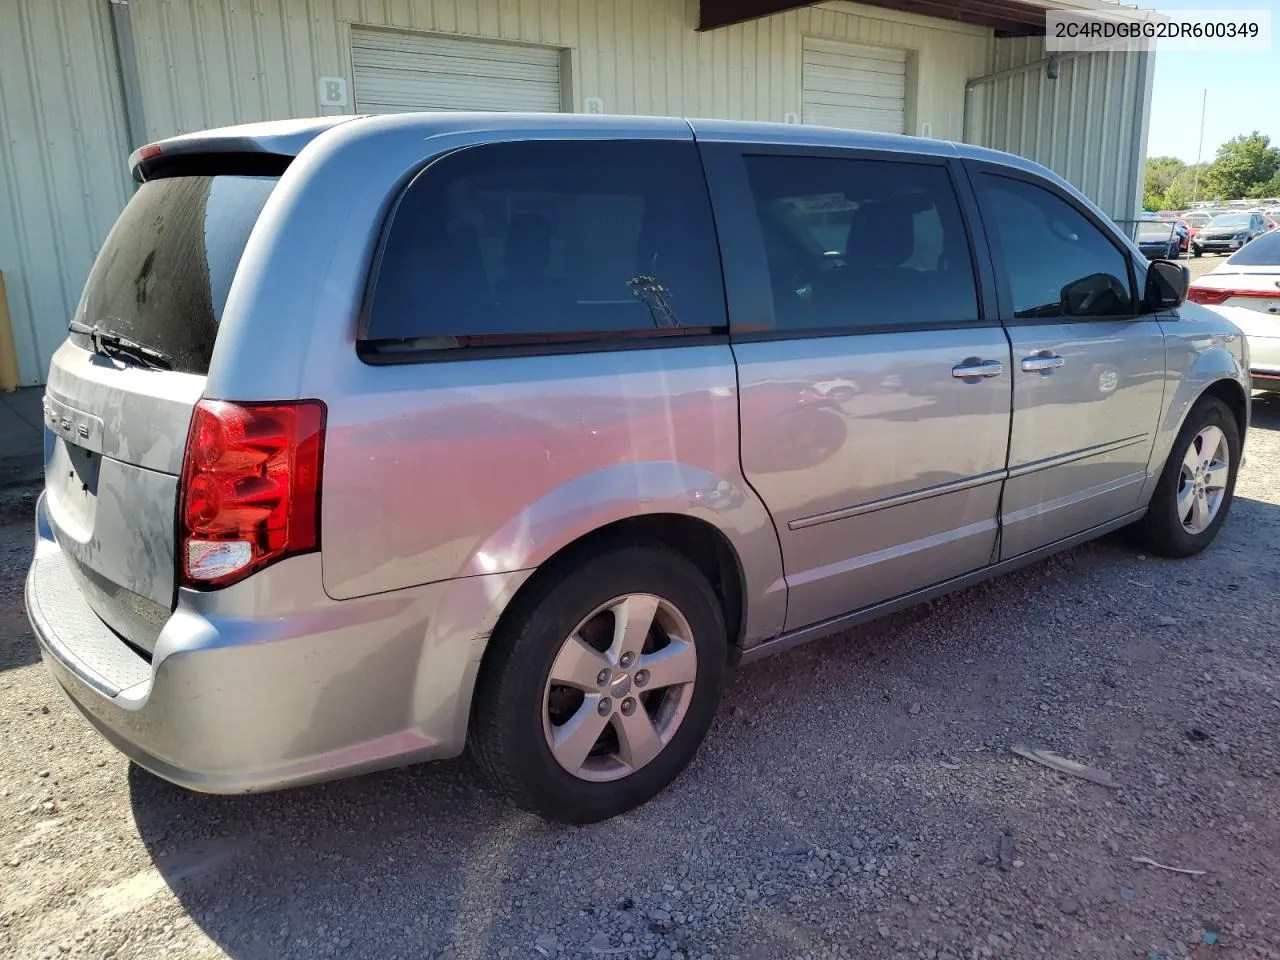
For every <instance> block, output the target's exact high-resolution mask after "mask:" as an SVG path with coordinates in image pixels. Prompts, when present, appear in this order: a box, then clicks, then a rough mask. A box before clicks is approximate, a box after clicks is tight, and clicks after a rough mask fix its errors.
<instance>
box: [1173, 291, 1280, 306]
mask: <svg viewBox="0 0 1280 960" xmlns="http://www.w3.org/2000/svg"><path fill="white" fill-rule="evenodd" d="M1232 297H1250V298H1252V299H1255V300H1275V299H1277V298H1280V291H1277V292H1276V293H1271V292H1270V291H1268V290H1210V289H1208V288H1206V287H1192V288H1191V289H1190V290H1188V291H1187V299H1188V300H1191V301H1193V302H1194V303H1207V304H1209V305H1210V306H1212V305H1213V304H1215V303H1226V302H1227V301H1228V300H1230V299H1231V298H1232Z"/></svg>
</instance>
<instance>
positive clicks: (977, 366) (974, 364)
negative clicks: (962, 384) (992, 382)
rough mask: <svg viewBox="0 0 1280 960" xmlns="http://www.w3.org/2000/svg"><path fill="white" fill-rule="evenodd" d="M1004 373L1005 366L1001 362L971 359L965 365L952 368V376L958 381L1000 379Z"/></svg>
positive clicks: (958, 364)
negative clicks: (982, 378) (978, 378)
mask: <svg viewBox="0 0 1280 960" xmlns="http://www.w3.org/2000/svg"><path fill="white" fill-rule="evenodd" d="M1002 373H1004V364H1003V363H1001V362H1000V361H999V360H979V359H978V358H977V357H971V358H970V359H968V360H965V361H964V362H963V363H957V364H956V365H955V366H954V367H952V368H951V375H952V376H953V377H955V378H956V379H957V380H968V379H969V378H970V377H998V376H1000V374H1002Z"/></svg>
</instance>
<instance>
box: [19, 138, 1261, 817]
mask: <svg viewBox="0 0 1280 960" xmlns="http://www.w3.org/2000/svg"><path fill="white" fill-rule="evenodd" d="M131 163H132V169H133V173H134V176H135V179H137V180H138V181H139V182H140V187H139V188H138V190H137V193H136V195H135V196H134V197H133V199H132V200H131V201H130V202H129V204H128V206H127V207H126V208H125V210H124V212H123V213H122V214H121V216H120V219H119V221H118V222H117V223H116V225H115V227H114V229H113V230H112V231H111V234H110V236H109V237H108V238H107V240H106V242H105V245H104V246H103V248H102V251H101V253H100V254H99V256H98V258H97V262H96V264H95V265H94V267H93V270H92V273H91V275H90V277H89V280H88V283H87V285H86V287H85V291H84V296H83V298H82V300H81V303H80V305H79V308H78V309H77V312H76V314H75V317H74V319H73V320H72V321H71V326H70V335H69V337H68V339H67V341H66V342H65V343H64V344H63V345H62V346H61V347H60V348H59V350H58V351H57V353H56V355H55V356H54V358H53V361H52V365H51V368H50V370H49V378H48V388H47V392H46V399H45V415H46V418H47V429H46V444H45V454H46V483H45V490H44V494H43V496H42V497H41V499H40V501H39V506H38V511H37V518H36V533H37V541H36V553H35V560H34V562H33V564H32V567H31V571H30V574H29V576H28V579H27V587H26V595H27V607H28V610H29V613H30V618H31V622H32V626H33V627H34V630H35V634H36V637H37V638H38V640H39V643H40V646H41V649H42V652H43V655H44V660H45V662H46V664H47V665H48V669H49V670H50V672H51V673H52V675H53V677H54V678H55V679H56V680H57V682H58V684H59V685H60V686H61V687H62V689H63V690H64V691H65V692H66V694H67V696H68V697H69V698H70V700H71V702H72V703H73V704H74V705H75V706H76V707H77V708H78V709H79V710H80V711H81V712H82V713H83V714H84V716H85V717H86V718H87V719H88V721H89V722H90V723H91V724H93V725H94V726H95V727H96V728H97V729H98V730H99V731H101V733H102V734H103V736H105V737H106V738H107V739H109V740H110V741H111V742H112V743H113V744H115V745H116V746H117V747H119V748H120V749H121V750H122V751H123V752H124V753H126V754H127V755H128V756H129V757H130V758H132V759H133V760H134V761H136V762H137V763H138V764H140V765H142V766H143V767H145V768H147V769H149V770H151V771H153V772H155V773H156V774H159V775H160V776H162V777H165V778H167V779H170V780H172V781H174V782H176V783H179V784H183V785H185V786H187V787H190V788H192V789H195V790H202V791H210V792H219V793H235V792H243V791H256V790H268V789H274V788H278V787H284V786H289V785H295V784H303V783H309V782H313V781H318V780H323V779H326V778H332V777H336V776H342V775H349V774H354V773H359V772H362V771H369V770H375V769H379V768H384V767H389V766H393V765H398V764H405V763H410V762H416V761H422V760H431V759H436V758H443V757H451V756H454V755H456V754H458V753H460V752H461V751H462V750H463V749H464V748H466V747H468V746H469V747H470V748H471V749H472V750H473V752H474V754H475V755H476V756H477V757H478V759H479V761H480V763H481V765H482V766H483V768H484V769H485V770H487V771H488V773H489V774H490V775H491V776H492V778H493V780H494V781H495V783H496V784H497V785H498V786H499V787H500V788H501V789H502V790H503V791H504V792H505V793H506V794H507V795H508V796H509V797H510V798H511V799H512V800H513V801H514V802H515V803H517V804H519V805H520V806H522V807H524V808H526V809H529V810H532V811H535V812H537V813H538V814H540V815H542V816H544V817H547V818H549V819H553V820H561V821H572V822H587V821H593V820H599V819H602V818H606V817H609V816H611V815H614V814H617V813H620V812H622V811H625V810H627V809H629V808H631V807H634V806H636V805H637V804H640V803H642V802H644V801H645V800H647V799H648V798H650V797H652V796H653V795H654V794H656V793H657V792H658V791H660V790H662V789H663V788H664V787H665V786H666V785H667V784H668V783H670V782H671V781H672V780H673V779H674V778H675V777H676V776H677V775H678V774H679V772H680V771H681V769H682V768H684V767H685V766H686V765H687V764H688V763H689V762H690V760H691V759H692V758H693V756H694V753H695V751H696V750H697V748H698V745H699V743H700V741H701V740H702V739H703V737H704V735H705V734H706V732H707V729H708V727H709V725H710V723H711V720H712V716H713V714H714V713H715V710H716V705H717V701H718V699H719V696H720V692H721V690H722V688H723V686H724V684H725V681H726V678H727V675H728V671H729V670H730V669H731V668H732V667H734V666H735V665H737V664H740V663H743V662H747V661H750V660H754V659H756V658H758V657H762V656H764V655H766V654H769V653H772V652H776V651H780V650H785V649H787V648H789V647H792V646H794V645H796V644H797V643H800V642H802V641H805V640H808V639H811V638H813V637H817V636H821V635H823V634H827V633H831V632H833V631H836V630H839V629H841V628H844V627H847V626H849V625H851V624H854V623H857V622H859V621H862V620H865V619H867V618H870V617H875V616H878V615H880V614H884V613H887V612H889V611H892V610H896V609H899V608H901V607H904V606H906V605H908V604H912V603H915V602H918V601H921V600H924V599H927V598H930V597H934V596H937V595H939V594H942V593H945V592H947V591H950V590H955V589H957V588H959V587H963V586H966V585H968V584H972V583H975V582H977V581H979V580H981V579H983V578H985V577H990V576H992V575H994V574H998V573H1002V572H1005V571H1007V570H1010V569H1013V568H1015V567H1018V566H1020V565H1022V564H1026V563H1030V562H1033V561H1035V560H1038V559H1040V558H1043V557H1045V556H1047V555H1049V554H1051V553H1053V552H1054V551H1058V550H1062V549H1064V548H1066V547H1070V546H1072V545H1073V544H1078V543H1081V542H1082V541H1085V540H1088V539H1090V538H1093V537H1097V536H1099V535H1101V534H1104V533H1106V532H1108V531H1111V530H1116V529H1118V528H1121V527H1127V526H1132V527H1133V528H1134V530H1135V531H1136V532H1137V534H1138V535H1139V537H1140V538H1141V540H1142V541H1143V542H1145V544H1146V546H1147V549H1150V550H1154V551H1158V552H1160V553H1163V554H1166V555H1171V556H1187V555H1190V554H1193V553H1196V552H1197V551H1200V550H1202V549H1204V548H1205V547H1206V546H1207V545H1208V544H1209V543H1210V542H1211V541H1212V540H1213V538H1214V537H1215V536H1216V534H1217V532H1218V529H1219V528H1220V527H1221V525H1222V523H1223V521H1224V520H1225V518H1226V516H1227V511H1228V509H1229V507H1230V504H1231V496H1232V489H1233V486H1234V484H1235V479H1236V470H1237V468H1238V466H1239V464H1240V452H1241V442H1242V440H1243V438H1244V434H1245V430H1246V428H1247V426H1248V422H1249V387H1250V382H1249V375H1248V358H1247V355H1246V350H1247V348H1246V345H1245V342H1244V340H1243V338H1242V336H1241V335H1240V333H1239V331H1238V330H1236V329H1235V328H1234V327H1233V326H1232V325H1231V323H1230V322H1229V321H1227V320H1225V319H1223V318H1222V317H1219V316H1217V315H1215V314H1213V313H1212V312H1209V311H1207V310H1205V309H1204V308H1202V307H1199V306H1197V305H1195V304H1184V303H1183V300H1184V297H1185V295H1186V289H1187V274H1186V272H1185V270H1184V269H1183V268H1182V267H1180V266H1178V265H1175V264H1172V263H1165V262H1155V263H1150V264H1149V263H1148V262H1147V261H1146V260H1145V259H1144V258H1143V257H1142V256H1141V254H1140V253H1139V251H1138V250H1137V248H1136V247H1134V246H1133V244H1132V243H1131V242H1130V241H1128V240H1127V239H1126V238H1125V237H1124V236H1123V235H1122V234H1121V233H1119V232H1117V230H1116V228H1115V227H1114V226H1113V225H1112V224H1111V222H1110V221H1109V220H1108V219H1107V218H1106V217H1105V216H1104V215H1103V214H1102V213H1101V212H1100V211H1099V210H1098V209H1097V208H1095V207H1094V206H1093V205H1092V204H1091V203H1090V202H1089V201H1088V200H1086V199H1085V198H1084V197H1082V196H1081V195H1080V194H1079V193H1078V192H1076V191H1075V190H1074V189H1072V188H1071V187H1070V186H1069V185H1068V184H1066V183H1065V182H1064V181H1063V180H1062V179H1060V178H1059V177H1057V176H1056V175H1054V174H1053V173H1051V172H1050V171H1048V170H1046V169H1044V168H1042V167H1040V166H1038V165H1036V164H1034V163H1030V162H1028V161H1026V160H1022V159H1019V158H1017V157H1013V156H1009V155H1006V154H1002V153H996V152H993V151H989V150H984V149H979V148H975V147H969V146H960V145H955V144H950V143H940V142H934V141H928V140H918V139H913V138H904V137H894V136H882V135H876V134H862V133H852V132H842V131H834V130H822V129H815V128H809V127H797V126H770V125H752V124H745V123H729V122H716V121H693V122H689V121H684V120H674V119H647V118H612V119H611V118H601V117H594V116H593V117H587V116H564V115H561V116H553V115H529V116H522V115H510V114H502V115H467V114H414V115H404V116H383V117H372V118H334V119H326V120H314V121H296V122H288V123H271V124H265V125H255V126H248V127H241V128H234V129H225V130H215V131H212V132H208V133H201V134H195V135H190V136H183V137H178V138H175V139H172V140H166V141H164V142H161V143H158V144H152V145H149V146H147V147H144V148H143V149H141V150H140V151H139V152H138V153H136V154H135V155H134V156H133V158H132V159H131ZM833 385H834V386H833ZM837 388H838V389H837ZM803 748H804V747H803V744H800V745H798V749H803Z"/></svg>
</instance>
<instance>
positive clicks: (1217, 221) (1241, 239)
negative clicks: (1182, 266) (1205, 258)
mask: <svg viewBox="0 0 1280 960" xmlns="http://www.w3.org/2000/svg"><path fill="white" fill-rule="evenodd" d="M1264 233H1266V230H1265V229H1264V228H1263V225H1262V214H1260V213H1249V212H1244V213H1220V214H1218V215H1217V216H1216V217H1214V218H1213V219H1211V220H1210V221H1209V222H1208V223H1206V224H1205V225H1204V226H1203V227H1201V228H1200V232H1199V233H1197V234H1196V236H1195V238H1194V239H1193V240H1192V241H1191V255H1192V256H1194V257H1198V256H1201V255H1202V254H1205V253H1233V252H1234V251H1236V250H1239V249H1240V248H1241V247H1243V246H1244V245H1245V244H1246V243H1248V242H1249V241H1250V240H1252V239H1253V238H1254V237H1258V236H1261V235H1262V234H1264Z"/></svg>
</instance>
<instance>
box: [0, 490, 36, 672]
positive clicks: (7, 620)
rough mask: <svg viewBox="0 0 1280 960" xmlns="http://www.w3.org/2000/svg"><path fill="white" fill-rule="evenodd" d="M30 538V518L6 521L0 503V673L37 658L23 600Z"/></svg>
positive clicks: (0, 492) (29, 555) (30, 550)
mask: <svg viewBox="0 0 1280 960" xmlns="http://www.w3.org/2000/svg"><path fill="white" fill-rule="evenodd" d="M2 495H3V492H2V491H0V496H2ZM33 539H34V538H33V536H32V528H31V521H30V519H28V517H26V516H23V517H21V518H17V517H15V518H14V519H13V521H12V522H9V521H8V520H7V519H6V517H5V515H4V512H3V506H2V505H0V673H2V672H4V671H5V670H16V669H18V668H19V667H26V666H30V665H31V664H33V663H37V662H38V661H39V660H40V648H39V647H38V646H36V640H35V637H33V636H32V635H31V629H30V627H29V626H28V625H27V614H26V606H25V603H24V600H23V588H24V584H25V582H26V574H27V568H28V567H29V566H31V554H32V551H33V550H34V547H33V546H32V542H33Z"/></svg>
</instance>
